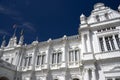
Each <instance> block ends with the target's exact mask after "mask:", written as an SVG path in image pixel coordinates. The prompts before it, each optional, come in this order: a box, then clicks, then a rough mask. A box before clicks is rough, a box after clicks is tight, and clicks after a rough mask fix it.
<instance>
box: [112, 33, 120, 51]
mask: <svg viewBox="0 0 120 80" xmlns="http://www.w3.org/2000/svg"><path fill="white" fill-rule="evenodd" d="M113 42H114V45H115V49H116V50H118V49H119V48H118V45H117V41H116V39H115V35H113Z"/></svg>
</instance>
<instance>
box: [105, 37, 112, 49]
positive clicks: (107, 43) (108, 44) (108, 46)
mask: <svg viewBox="0 0 120 80" xmlns="http://www.w3.org/2000/svg"><path fill="white" fill-rule="evenodd" d="M105 41H106V46H107V50H108V51H111V47H110V43H109V38H108V37H105Z"/></svg>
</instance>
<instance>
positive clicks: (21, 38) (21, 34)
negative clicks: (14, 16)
mask: <svg viewBox="0 0 120 80" xmlns="http://www.w3.org/2000/svg"><path fill="white" fill-rule="evenodd" d="M23 34H24V30H23V29H22V30H21V32H20V40H19V45H22V44H23V42H24V36H23Z"/></svg>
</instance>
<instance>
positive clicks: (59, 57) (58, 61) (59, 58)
mask: <svg viewBox="0 0 120 80" xmlns="http://www.w3.org/2000/svg"><path fill="white" fill-rule="evenodd" d="M57 59H58V60H57V63H60V62H61V60H62V53H61V52H59V53H58V57H57Z"/></svg>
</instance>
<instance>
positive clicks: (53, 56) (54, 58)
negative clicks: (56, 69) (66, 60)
mask: <svg viewBox="0 0 120 80" xmlns="http://www.w3.org/2000/svg"><path fill="white" fill-rule="evenodd" d="M54 63H56V53H53V54H52V64H54Z"/></svg>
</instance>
